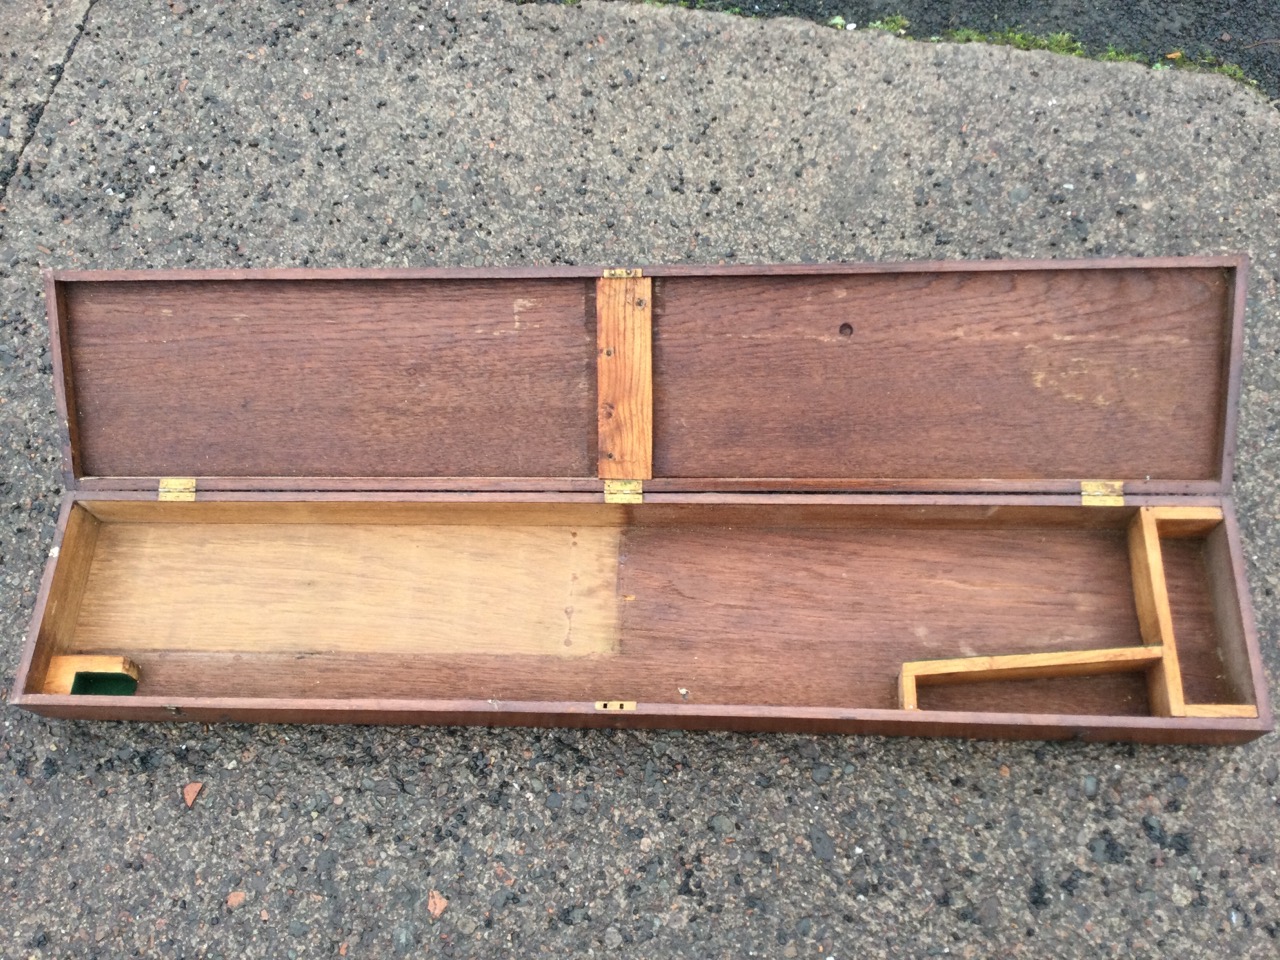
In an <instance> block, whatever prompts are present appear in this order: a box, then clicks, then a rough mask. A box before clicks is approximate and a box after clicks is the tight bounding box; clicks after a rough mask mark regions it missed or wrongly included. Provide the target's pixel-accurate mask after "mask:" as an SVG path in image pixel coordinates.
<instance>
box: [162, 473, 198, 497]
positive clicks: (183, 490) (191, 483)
mask: <svg viewBox="0 0 1280 960" xmlns="http://www.w3.org/2000/svg"><path fill="white" fill-rule="evenodd" d="M195 498H196V478H195V477H162V478H161V479H160V494H159V496H157V497H156V499H157V500H166V501H176V500H194V499H195Z"/></svg>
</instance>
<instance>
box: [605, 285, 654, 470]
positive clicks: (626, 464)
mask: <svg viewBox="0 0 1280 960" xmlns="http://www.w3.org/2000/svg"><path fill="white" fill-rule="evenodd" d="M652 288H653V281H652V280H650V279H649V278H648V277H626V278H617V279H612V278H606V279H601V280H598V281H596V343H597V351H596V376H597V380H598V384H599V386H598V390H597V405H598V408H597V409H598V420H599V430H600V436H599V458H600V476H601V477H602V478H605V479H610V480H647V479H648V478H649V477H652V476H653V369H652V359H651V354H652V343H653V292H652Z"/></svg>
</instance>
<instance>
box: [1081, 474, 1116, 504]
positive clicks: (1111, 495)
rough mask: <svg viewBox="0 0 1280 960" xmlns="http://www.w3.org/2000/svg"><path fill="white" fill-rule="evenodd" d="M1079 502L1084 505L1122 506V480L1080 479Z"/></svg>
mask: <svg viewBox="0 0 1280 960" xmlns="http://www.w3.org/2000/svg"><path fill="white" fill-rule="evenodd" d="M1080 502H1081V503H1082V504H1084V505H1085V506H1086V507H1123V506H1124V481H1123V480H1081V481H1080Z"/></svg>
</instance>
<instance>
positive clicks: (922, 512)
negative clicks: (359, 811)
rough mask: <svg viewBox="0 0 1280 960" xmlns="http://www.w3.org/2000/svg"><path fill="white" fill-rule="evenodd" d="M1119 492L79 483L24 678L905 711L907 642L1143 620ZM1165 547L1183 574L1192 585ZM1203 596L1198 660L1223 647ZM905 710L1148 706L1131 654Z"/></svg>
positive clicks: (1037, 648) (1186, 652) (1042, 640)
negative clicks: (52, 599)
mask: <svg viewBox="0 0 1280 960" xmlns="http://www.w3.org/2000/svg"><path fill="white" fill-rule="evenodd" d="M1133 513H1134V511H1133V510H1132V509H1125V508H1082V507H1037V508H1032V507H1016V506H1005V507H986V506H984V507H968V506H944V505H939V506H929V507H921V506H914V505H912V506H909V505H900V506H897V505H895V506H863V505H852V504H849V505H826V506H808V505H778V504H773V505H765V504H760V503H753V504H644V505H642V506H639V507H626V506H618V505H605V504H582V503H554V504H544V503H523V504H522V503H395V502H382V503H377V502H359V503H350V502H332V501H329V502H309V503H307V502H303V503H298V502H293V503H280V502H263V501H245V502H226V501H223V502H201V503H155V502H139V501H112V500H95V501H82V502H81V503H80V504H78V505H77V506H76V507H75V508H74V510H73V514H72V517H71V522H72V524H74V525H75V528H76V529H77V530H80V529H82V528H83V529H89V528H92V529H93V532H94V535H95V542H94V543H91V544H90V545H89V546H90V547H91V549H90V550H89V551H88V552H87V553H82V554H80V555H79V558H78V559H77V560H76V564H77V565H87V569H85V570H83V571H80V573H79V574H78V577H79V579H78V580H75V578H70V579H68V586H67V591H68V597H67V598H66V599H65V600H64V601H62V602H63V603H64V604H67V603H69V604H70V606H67V605H64V606H62V607H61V608H60V609H61V610H62V611H63V612H62V613H60V614H58V617H59V618H60V619H57V620H56V622H55V620H54V619H53V609H52V607H51V609H50V613H48V614H47V615H46V618H45V624H44V625H43V627H42V631H41V634H40V643H39V644H38V648H39V649H38V651H37V656H36V657H34V658H33V661H32V670H31V672H30V674H29V677H28V683H27V686H26V692H27V693H39V692H40V690H41V686H42V683H43V681H44V672H45V670H46V669H47V664H48V658H49V656H50V655H52V654H58V655H112V656H123V657H127V658H128V660H130V661H132V662H133V663H136V664H137V665H138V668H139V671H140V678H139V681H138V689H137V694H138V695H139V696H150V697H164V698H172V699H174V700H181V699H182V698H208V697H236V698H276V699H278V698H322V699H338V700H342V699H352V700H354V699H387V700H481V701H483V700H494V701H525V702H527V701H571V702H594V701H601V700H623V701H637V702H640V703H648V704H675V705H679V704H690V705H699V704H701V705H708V704H710V705H755V706H763V707H797V708H799V707H806V708H807V707H818V708H836V709H858V708H881V709H894V708H896V707H897V705H898V704H897V699H896V696H897V693H896V691H897V678H898V673H899V671H900V669H901V666H902V664H903V663H904V662H905V661H913V660H925V659H939V658H951V657H967V656H981V655H1005V654H1017V653H1042V652H1053V651H1072V650H1093V649H1098V648H1110V647H1125V646H1136V645H1140V644H1141V643H1142V638H1141V635H1140V630H1139V625H1138V619H1137V615H1136V613H1135V604H1134V594H1133V587H1132V582H1131V577H1130V569H1129V560H1128V550H1127V546H1126V524H1127V521H1128V519H1129V517H1131V516H1132V515H1133ZM1184 542H1186V543H1191V542H1192V541H1184ZM1175 554H1176V556H1175V559H1174V562H1173V569H1174V573H1173V574H1172V576H1173V578H1174V580H1175V582H1177V583H1178V584H1180V585H1181V584H1183V582H1184V581H1187V583H1188V584H1190V583H1191V581H1195V583H1196V584H1199V586H1197V587H1196V589H1199V590H1205V589H1208V588H1207V586H1206V583H1207V581H1208V574H1207V573H1206V572H1205V570H1204V569H1203V567H1201V568H1200V569H1199V570H1198V571H1193V570H1191V568H1189V567H1187V566H1186V565H1185V564H1184V563H1183V562H1182V557H1181V554H1180V553H1177V552H1176V551H1175ZM84 558H88V559H84ZM1197 578H1198V579H1197ZM73 581H74V582H73ZM1193 593H1194V590H1192V589H1191V587H1190V586H1188V587H1187V589H1186V590H1183V589H1182V588H1181V586H1180V587H1179V595H1180V596H1191V595H1192V594H1193ZM72 595H74V596H72ZM1200 610H1201V607H1200V606H1196V607H1195V608H1194V610H1192V612H1191V617H1192V619H1189V620H1188V624H1191V623H1193V622H1194V624H1195V628H1194V629H1192V628H1191V627H1190V626H1188V628H1187V629H1186V630H1185V631H1184V632H1182V633H1180V634H1179V650H1180V653H1181V655H1182V656H1183V657H1185V658H1187V662H1188V663H1189V664H1199V663H1202V662H1205V663H1207V662H1209V661H1210V660H1212V659H1214V658H1216V657H1217V656H1218V653H1217V646H1218V631H1217V628H1216V627H1215V625H1214V623H1213V622H1212V618H1209V619H1206V618H1205V617H1204V616H1201V615H1200V613H1199V612H1197V611H1200ZM73 614H74V615H73ZM1187 616H1188V614H1187V613H1186V612H1185V611H1183V610H1182V608H1181V607H1180V608H1179V617H1180V619H1186V618H1187ZM41 657H43V659H41ZM42 664H43V666H42ZM1188 673H1189V674H1190V675H1191V676H1192V677H1194V678H1195V679H1194V682H1195V683H1197V684H1200V683H1201V682H1202V681H1203V678H1204V677H1205V676H1207V673H1206V671H1205V670H1202V669H1200V668H1199V667H1194V668H1192V669H1189V670H1188ZM1195 689H1196V690H1197V691H1198V690H1199V689H1200V688H1199V687H1196V688H1195ZM1221 692H1222V691H1221V690H1220V689H1219V688H1216V687H1215V688H1214V693H1215V695H1217V694H1218V693H1221ZM1197 696H1198V694H1197ZM1207 696H1208V694H1206V698H1207ZM1206 702H1210V701H1208V700H1207V699H1206ZM1212 702H1216V701H1212ZM1228 702H1229V701H1228ZM921 707H923V708H926V709H948V710H977V711H985V712H1016V713H1035V714H1054V713H1057V714H1076V715H1089V714H1092V715H1112V716H1133V715H1147V714H1148V713H1149V710H1148V703H1147V695H1146V687H1145V685H1144V683H1143V680H1142V677H1141V675H1135V674H1114V675H1107V676H1097V677H1092V676H1090V677H1074V678H1069V679H1058V680H1028V681H1013V682H998V683H983V684H973V685H958V686H944V687H930V688H928V691H927V694H926V695H924V696H923V697H922V702H921Z"/></svg>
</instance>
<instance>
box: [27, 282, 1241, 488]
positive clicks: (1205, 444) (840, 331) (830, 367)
mask: <svg viewBox="0 0 1280 960" xmlns="http://www.w3.org/2000/svg"><path fill="white" fill-rule="evenodd" d="M615 272H616V273H619V274H621V273H624V271H602V270H600V269H595V268H583V267H547V268H494V269H492V270H488V269H485V270H462V269H424V270H271V271H242V270H236V271H134V272H62V273H55V274H50V275H49V280H48V292H49V310H50V321H51V325H52V328H53V331H54V334H55V343H56V347H57V349H55V364H56V379H57V385H58V393H59V401H60V404H61V405H62V412H63V413H64V416H66V420H67V429H68V439H69V445H68V457H69V461H70V466H71V472H72V474H73V480H72V482H73V483H76V484H77V485H79V486H82V487H85V488H116V489H129V488H137V489H149V488H150V489H154V487H155V484H156V483H157V481H158V478H162V477H196V478H199V483H200V484H201V485H202V486H203V487H206V488H218V487H221V488H222V489H246V490H248V489H317V490H318V489H334V488H346V489H370V490H373V489H405V490H421V489H457V490H485V489H493V490H548V491H556V490H559V491H572V490H579V491H598V490H600V488H601V479H600V478H602V477H618V476H620V475H625V474H626V472H627V468H624V467H623V466H622V465H620V464H618V463H617V462H614V463H612V464H610V463H608V462H607V461H608V460H609V459H611V458H612V456H613V454H612V453H610V452H607V451H606V448H607V447H609V445H610V444H611V443H612V442H613V438H615V437H616V435H617V429H618V426H619V423H620V422H622V423H627V424H630V423H631V421H628V420H626V418H634V424H635V425H638V426H640V427H642V428H643V431H644V434H645V436H644V443H646V444H648V445H649V448H650V449H651V469H649V464H648V463H645V464H644V465H643V466H636V467H635V471H636V476H637V479H643V480H645V481H646V482H645V489H646V490H650V489H651V490H654V491H667V492H672V491H689V492H694V491H718V490H738V491H755V490H758V491H776V490H795V491H861V490H865V491H890V492H892V491H916V492H935V491H936V492H956V491H973V492H1015V493H1016V492H1026V493H1046V492H1078V491H1079V489H1080V484H1081V482H1082V481H1098V480H1102V481H1120V482H1123V484H1124V488H1125V489H1126V490H1130V491H1134V492H1138V491H1142V492H1148V493H1156V494H1160V493H1163V494H1184V493H1221V492H1223V491H1224V490H1225V488H1226V487H1227V486H1228V485H1229V482H1230V474H1231V458H1232V449H1233V445H1234V422H1235V408H1236V402H1237V393H1238V382H1239V365H1240V350H1241V323H1242V315H1243V309H1244V289H1245V272H1246V261H1245V260H1244V258H1242V257H1207V258H1206V257H1200V258H1174V259H1160V260H1146V259H1126V260H1094V261H982V262H955V261H951V262H943V263H925V264H837V265H803V266H794V265H793V266H769V267H736V266H735V267H683V266H668V267H650V268H643V276H644V280H643V283H644V284H645V286H644V287H643V297H641V296H640V294H639V293H638V292H637V291H640V290H641V288H640V287H639V286H632V287H627V288H625V292H624V293H623V294H622V300H620V301H618V302H620V303H625V304H628V305H633V304H634V303H639V304H640V305H641V307H642V308H643V309H642V310H641V311H640V312H641V313H643V314H644V320H645V323H646V325H647V324H649V323H651V331H652V333H651V340H650V339H649V332H648V328H646V330H645V331H644V337H643V338H642V339H639V340H636V341H635V344H637V345H633V346H634V349H635V350H637V351H639V350H643V351H644V352H645V356H644V357H643V358H641V359H642V361H643V362H638V363H636V364H633V365H632V366H631V367H629V369H628V371H627V376H624V377H623V378H622V380H621V381H617V380H616V379H614V378H616V375H617V371H616V370H613V371H611V369H610V363H611V362H612V361H611V360H610V359H609V358H613V356H614V355H613V353H612V351H611V350H610V351H609V352H606V348H605V346H604V345H603V344H604V334H603V331H604V330H605V323H606V320H605V312H606V311H611V310H613V309H614V307H613V306H609V305H610V304H613V303H614V301H615V300H616V299H617V298H615V297H614V292H615V291H620V290H623V288H619V287H613V286H610V284H613V283H622V282H630V281H622V280H614V279H599V278H601V276H602V273H615ZM637 272H638V271H626V273H630V274H631V275H632V276H633V277H634V275H635V274H636V273H637ZM598 283H599V284H603V285H604V286H602V287H600V288H599V290H598V289H597V284H598ZM628 297H634V300H628V299H627V298H628ZM598 315H599V325H600V326H599V330H598V329H597V326H598ZM608 322H609V323H612V322H613V321H612V320H610V321H608ZM598 333H600V335H601V339H600V341H599V342H597V334H598ZM650 343H651V350H652V352H651V355H649V353H648V351H649V349H650ZM598 378H599V379H598ZM641 380H643V381H644V383H643V384H642V385H638V381H641ZM606 382H607V385H606ZM619 383H621V384H622V386H621V389H624V390H628V391H635V392H634V394H633V395H631V396H630V398H629V399H630V400H631V401H634V403H629V402H628V403H623V404H621V405H620V406H619V405H616V404H615V398H613V396H612V391H613V390H615V389H618V388H619ZM606 392H608V393H609V394H610V395H609V397H608V398H606ZM615 407H616V409H615ZM641 407H643V409H641ZM606 418H612V419H610V421H609V428H608V429H606V423H605V421H606ZM617 418H622V419H621V420H620V419H617ZM646 456H647V454H646Z"/></svg>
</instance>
